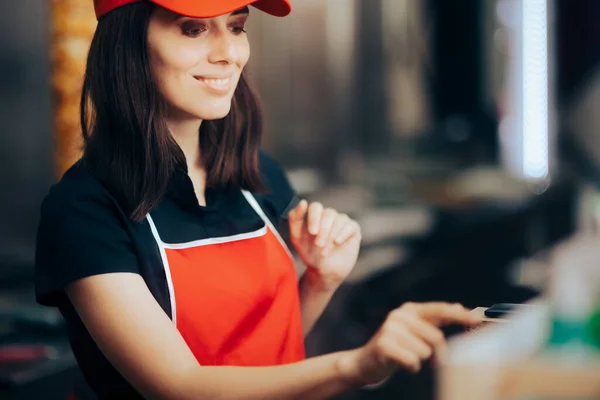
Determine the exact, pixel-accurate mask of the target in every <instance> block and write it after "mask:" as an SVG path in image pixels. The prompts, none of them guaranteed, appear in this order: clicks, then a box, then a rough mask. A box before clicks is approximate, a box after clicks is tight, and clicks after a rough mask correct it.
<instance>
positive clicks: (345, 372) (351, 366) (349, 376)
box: [337, 349, 366, 388]
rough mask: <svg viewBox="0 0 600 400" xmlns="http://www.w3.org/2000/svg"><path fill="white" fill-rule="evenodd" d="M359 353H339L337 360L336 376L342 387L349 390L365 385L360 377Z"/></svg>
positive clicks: (352, 351) (348, 351) (353, 351)
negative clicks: (342, 384)
mask: <svg viewBox="0 0 600 400" xmlns="http://www.w3.org/2000/svg"><path fill="white" fill-rule="evenodd" d="M359 353H360V350H359V349H355V350H347V351H341V352H339V355H340V356H339V358H338V360H337V371H338V375H339V377H340V379H341V380H342V382H343V383H344V385H345V386H347V387H350V388H360V387H362V386H364V385H365V384H366V382H365V381H364V379H363V378H362V376H361V368H360V363H359V359H360V355H359Z"/></svg>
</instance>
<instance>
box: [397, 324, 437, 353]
mask: <svg viewBox="0 0 600 400" xmlns="http://www.w3.org/2000/svg"><path fill="white" fill-rule="evenodd" d="M388 329H389V330H390V332H392V333H393V335H394V336H395V340H396V342H397V343H398V344H399V345H400V346H402V348H404V349H407V350H409V351H410V352H412V353H414V354H416V355H417V356H418V357H419V358H420V359H421V360H426V359H428V358H429V357H431V355H432V354H433V348H432V346H430V345H428V344H427V343H425V341H423V340H422V339H421V338H419V337H417V336H415V335H414V334H413V333H412V332H410V331H409V330H407V329H406V327H405V326H401V325H391V326H390V327H389V328H388Z"/></svg>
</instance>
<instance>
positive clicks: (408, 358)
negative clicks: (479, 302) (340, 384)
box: [349, 303, 481, 385]
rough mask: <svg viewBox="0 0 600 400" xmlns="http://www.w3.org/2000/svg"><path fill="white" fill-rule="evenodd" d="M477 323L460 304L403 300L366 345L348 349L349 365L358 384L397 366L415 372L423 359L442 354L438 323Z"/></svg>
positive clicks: (374, 379) (443, 342)
mask: <svg viewBox="0 0 600 400" xmlns="http://www.w3.org/2000/svg"><path fill="white" fill-rule="evenodd" d="M478 323H481V320H480V319H479V318H478V317H475V316H473V315H472V314H470V313H469V311H468V310H467V309H466V308H464V307H463V306H462V305H460V304H449V303H405V304H404V305H402V306H401V307H399V308H397V309H395V310H394V311H392V312H390V314H389V315H388V317H387V319H386V320H385V322H384V323H383V325H382V326H381V328H380V329H379V330H378V331H377V333H376V334H375V335H374V336H373V337H372V338H371V340H370V341H369V342H368V343H367V344H366V345H364V346H363V347H361V348H359V349H357V350H354V351H352V352H350V353H349V356H350V368H351V370H352V371H353V375H354V377H356V378H357V379H358V381H359V383H360V384H361V385H369V384H375V383H378V382H380V381H382V380H383V379H385V378H387V377H388V376H389V375H391V374H392V373H393V372H394V370H395V369H397V368H398V367H400V368H404V369H405V370H408V371H410V372H418V371H419V370H420V369H421V364H422V362H423V361H424V360H427V359H429V358H431V357H432V356H435V357H437V358H440V357H442V358H443V357H444V352H445V346H446V340H445V337H444V334H443V333H442V331H441V330H440V327H441V326H444V325H449V324H460V325H465V326H472V325H476V324H478Z"/></svg>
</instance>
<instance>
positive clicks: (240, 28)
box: [229, 25, 246, 35]
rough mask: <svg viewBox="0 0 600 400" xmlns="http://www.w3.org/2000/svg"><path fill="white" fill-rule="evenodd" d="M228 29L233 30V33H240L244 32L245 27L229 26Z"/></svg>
mask: <svg viewBox="0 0 600 400" xmlns="http://www.w3.org/2000/svg"><path fill="white" fill-rule="evenodd" d="M229 30H230V31H231V32H233V34H234V35H241V34H242V33H246V29H244V26H243V25H242V26H232V27H231V28H229Z"/></svg>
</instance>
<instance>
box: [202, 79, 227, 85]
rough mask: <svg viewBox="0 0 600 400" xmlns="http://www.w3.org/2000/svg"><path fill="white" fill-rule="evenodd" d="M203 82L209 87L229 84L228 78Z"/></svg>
mask: <svg viewBox="0 0 600 400" xmlns="http://www.w3.org/2000/svg"><path fill="white" fill-rule="evenodd" d="M204 82H206V83H208V84H209V85H214V86H224V85H227V84H228V83H229V78H227V79H205V80H204Z"/></svg>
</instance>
